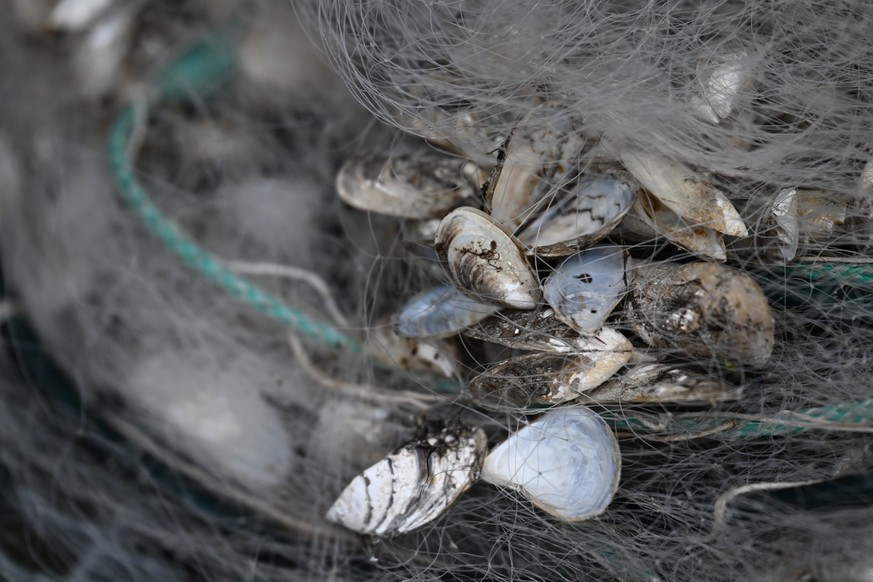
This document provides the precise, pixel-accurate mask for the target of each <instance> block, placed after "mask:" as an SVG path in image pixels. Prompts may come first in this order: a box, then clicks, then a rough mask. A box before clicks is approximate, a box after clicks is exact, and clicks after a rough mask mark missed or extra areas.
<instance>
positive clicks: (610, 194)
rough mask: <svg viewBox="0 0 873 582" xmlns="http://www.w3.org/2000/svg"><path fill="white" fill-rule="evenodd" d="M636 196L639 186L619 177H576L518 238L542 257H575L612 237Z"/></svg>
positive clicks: (554, 196) (604, 175)
mask: <svg viewBox="0 0 873 582" xmlns="http://www.w3.org/2000/svg"><path fill="white" fill-rule="evenodd" d="M574 172H575V170H574ZM636 193H637V187H636V185H634V184H631V183H630V181H628V180H624V179H622V178H621V177H620V176H619V175H610V174H597V175H589V176H577V177H576V178H575V179H574V180H572V181H571V182H570V183H568V184H566V185H563V186H562V187H561V189H560V191H559V192H558V193H557V194H556V195H553V196H552V198H554V201H553V202H551V203H550V204H549V206H548V207H547V208H546V209H544V210H543V211H542V213H541V214H540V215H539V216H537V217H536V218H535V219H534V220H533V221H532V222H530V223H529V224H528V225H527V226H525V228H524V230H522V231H521V232H520V233H519V235H518V239H519V241H520V242H521V243H522V244H524V245H527V246H530V247H532V248H533V250H534V252H535V253H536V254H538V255H541V256H546V257H553V256H563V255H569V254H572V253H574V252H577V251H579V250H581V249H583V248H585V247H588V246H591V245H592V244H594V243H595V242H597V241H599V240H600V239H602V238H603V237H605V236H606V235H607V234H609V232H610V231H611V230H612V229H613V228H615V226H616V225H617V224H618V223H619V222H620V221H621V219H622V217H623V216H624V215H625V214H627V212H628V210H630V208H631V205H632V204H633V201H634V197H635V196H636Z"/></svg>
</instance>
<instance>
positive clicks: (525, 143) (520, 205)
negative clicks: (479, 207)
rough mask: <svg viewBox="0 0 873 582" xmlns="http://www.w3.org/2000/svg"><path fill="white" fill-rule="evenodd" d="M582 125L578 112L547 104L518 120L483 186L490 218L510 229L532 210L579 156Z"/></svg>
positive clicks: (532, 211) (531, 213) (527, 216)
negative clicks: (557, 177) (555, 180)
mask: <svg viewBox="0 0 873 582" xmlns="http://www.w3.org/2000/svg"><path fill="white" fill-rule="evenodd" d="M581 126H582V122H581V119H580V118H579V116H578V115H576V114H575V113H573V112H571V111H569V110H567V109H564V108H560V107H554V106H551V105H543V106H540V107H537V108H535V109H533V110H532V111H531V112H530V113H529V114H528V115H527V116H526V117H525V118H524V119H522V120H521V122H520V123H519V124H518V126H517V127H516V128H515V130H514V131H513V132H512V134H511V135H510V136H509V137H508V138H507V140H506V142H505V144H504V147H505V151H504V152H503V153H502V154H501V155H500V156H499V158H498V161H497V165H496V166H495V167H494V170H493V171H492V172H491V177H490V179H489V181H488V184H487V186H486V188H485V204H486V206H487V207H488V209H489V210H490V212H491V216H492V217H493V218H494V219H495V220H497V221H498V222H500V223H501V224H503V225H505V226H507V227H508V228H510V229H512V230H514V229H515V228H516V227H517V226H518V225H520V224H521V223H523V222H524V221H525V220H527V218H529V217H530V216H532V215H533V214H535V213H536V209H537V208H538V207H539V205H540V204H541V203H542V201H543V197H544V196H545V195H546V194H547V193H548V191H549V190H550V188H551V185H552V182H553V180H554V178H555V177H556V176H560V175H562V174H564V173H565V172H566V171H567V168H569V167H570V166H571V165H573V164H574V163H576V161H577V160H578V157H579V155H580V153H581V151H582V149H583V148H584V146H585V140H584V138H583V136H582V134H581ZM541 181H542V182H545V184H544V186H543V185H541V184H540V183H541Z"/></svg>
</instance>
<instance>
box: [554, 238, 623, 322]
mask: <svg viewBox="0 0 873 582" xmlns="http://www.w3.org/2000/svg"><path fill="white" fill-rule="evenodd" d="M626 267H627V253H626V252H625V251H624V249H622V248H621V247H597V248H593V249H588V250H586V251H582V252H581V253H578V254H576V255H573V256H572V257H570V258H568V259H567V260H565V261H564V262H563V263H561V265H560V266H559V267H558V268H557V269H556V270H555V272H554V273H552V274H551V275H549V278H548V279H546V282H545V283H544V285H543V296H544V297H545V300H546V301H547V302H548V304H549V305H551V306H552V309H554V310H555V315H556V316H557V317H558V319H560V320H561V321H563V322H564V323H566V324H567V325H569V326H570V327H572V328H573V329H576V330H578V331H580V332H581V333H584V334H593V333H596V332H597V330H599V329H600V328H601V327H602V326H603V323H604V322H605V321H606V319H607V317H609V314H610V313H611V312H612V310H613V309H614V308H615V306H616V305H618V302H619V301H621V299H622V297H623V296H624V292H625V290H626V289H627V277H626Z"/></svg>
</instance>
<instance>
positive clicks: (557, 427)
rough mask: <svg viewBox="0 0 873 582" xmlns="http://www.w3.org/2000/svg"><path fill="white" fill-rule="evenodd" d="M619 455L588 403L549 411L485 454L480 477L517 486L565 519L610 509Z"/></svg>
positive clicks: (505, 485)
mask: <svg viewBox="0 0 873 582" xmlns="http://www.w3.org/2000/svg"><path fill="white" fill-rule="evenodd" d="M620 473H621V456H620V454H619V450H618V442H617V441H616V439H615V435H613V433H612V431H611V430H610V428H609V427H608V426H607V425H606V422H605V421H604V420H603V419H602V418H600V417H599V416H597V414H595V413H594V412H593V411H591V410H589V409H588V408H585V407H575V406H574V407H565V408H558V409H555V410H552V411H550V412H547V413H546V414H544V415H543V416H541V417H540V418H539V419H537V420H536V421H534V422H533V423H531V424H530V425H528V426H526V427H525V428H523V429H521V430H520V431H518V432H517V433H515V434H513V435H511V436H510V437H509V438H508V439H506V441H504V442H503V443H501V444H500V445H498V446H497V447H495V448H494V450H492V451H491V453H489V454H488V456H487V457H486V458H485V463H484V464H483V466H482V479H483V480H484V481H487V482H488V483H492V484H494V485H499V486H502V487H507V488H509V489H514V490H517V491H519V492H520V493H521V494H522V495H524V496H525V497H527V498H528V499H530V500H531V501H532V502H533V503H534V504H535V505H536V506H537V507H540V508H541V509H543V510H544V511H546V512H548V513H550V514H551V515H553V516H555V517H557V518H559V519H562V520H566V521H581V520H584V519H589V518H591V517H594V516H596V515H599V514H600V513H602V512H603V511H605V510H606V508H607V506H609V504H610V502H611V501H612V497H613V495H614V494H615V490H616V488H617V487H618V481H619V476H620Z"/></svg>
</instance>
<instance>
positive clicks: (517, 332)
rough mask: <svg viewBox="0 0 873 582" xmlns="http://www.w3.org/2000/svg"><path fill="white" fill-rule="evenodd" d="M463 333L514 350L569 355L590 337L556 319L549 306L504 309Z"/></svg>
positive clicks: (582, 346)
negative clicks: (536, 309) (540, 309)
mask: <svg viewBox="0 0 873 582" xmlns="http://www.w3.org/2000/svg"><path fill="white" fill-rule="evenodd" d="M464 335H466V336H469V337H472V338H475V339H478V340H482V341H486V342H492V343H496V344H500V345H504V346H506V347H509V348H513V349H516V350H528V351H533V352H553V353H556V354H569V353H573V352H577V351H580V350H584V349H585V348H586V346H588V345H589V343H590V339H589V338H587V337H584V336H580V335H579V332H578V331H576V330H575V329H573V328H572V327H570V326H569V325H567V324H566V323H564V322H563V321H561V320H559V319H558V318H557V317H556V316H555V311H554V310H553V309H550V308H547V309H544V310H542V311H508V312H506V313H499V314H497V315H494V316H493V317H489V318H487V319H485V320H484V321H482V322H480V323H478V324H476V325H471V326H470V327H468V328H467V329H465V330H464Z"/></svg>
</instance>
